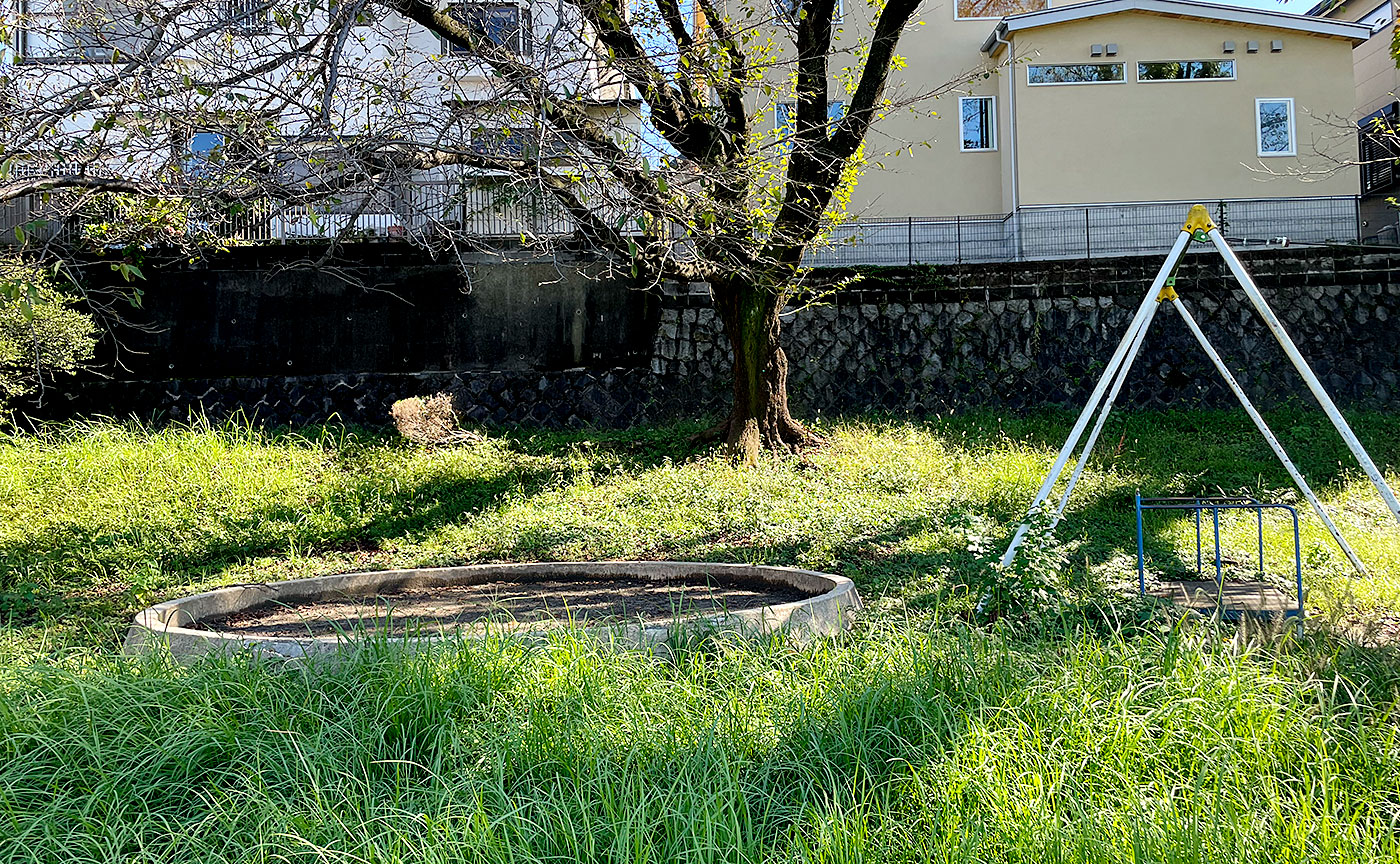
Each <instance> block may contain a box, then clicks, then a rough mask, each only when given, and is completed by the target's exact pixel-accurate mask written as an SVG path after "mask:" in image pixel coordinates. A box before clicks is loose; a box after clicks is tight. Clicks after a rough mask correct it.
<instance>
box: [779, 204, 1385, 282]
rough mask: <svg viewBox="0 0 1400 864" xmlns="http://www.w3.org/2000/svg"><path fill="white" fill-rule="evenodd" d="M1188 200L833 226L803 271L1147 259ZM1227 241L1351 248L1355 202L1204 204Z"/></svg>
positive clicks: (1163, 246)
mask: <svg viewBox="0 0 1400 864" xmlns="http://www.w3.org/2000/svg"><path fill="white" fill-rule="evenodd" d="M1193 203H1197V202H1191V201H1175V202H1156V201H1154V202H1135V203H1129V204H1088V205H1075V206H1054V207H1023V208H1021V209H1020V210H1018V211H1016V212H1015V213H1007V214H998V215H987V216H950V217H940V218H922V217H917V216H910V217H905V218H902V219H868V220H860V221H856V222H852V223H848V224H846V225H842V226H839V227H838V228H837V229H836V230H835V231H833V232H832V235H831V238H830V241H829V242H828V243H827V244H826V245H824V246H822V247H819V248H816V249H813V250H812V251H811V252H810V253H809V254H808V258H807V262H808V263H809V264H810V265H812V266H826V267H848V266H857V265H892V266H897V265H910V264H958V263H976V262H996V261H1027V260H1045V259H1054V258H1106V257H1113V256H1120V255H1151V254H1156V253H1160V252H1166V251H1167V250H1168V249H1170V248H1171V245H1172V243H1173V242H1174V241H1175V240H1176V237H1177V235H1178V234H1179V233H1180V232H1181V225H1182V223H1183V222H1184V221H1185V219H1186V211H1187V210H1188V209H1189V208H1190V206H1191V204H1193ZM1201 203H1205V204H1206V206H1207V207H1209V208H1210V211H1211V216H1212V218H1213V219H1215V221H1216V223H1217V224H1219V225H1220V226H1221V230H1222V233H1224V234H1225V236H1226V237H1227V238H1229V239H1230V240H1231V241H1232V242H1234V243H1235V244H1236V245H1241V246H1250V245H1267V244H1275V245H1283V244H1285V243H1288V244H1299V243H1301V244H1318V243H1356V242H1359V240H1360V221H1359V219H1358V210H1357V199H1356V198H1355V197H1350V196H1347V197H1330V198H1251V199H1229V200H1220V201H1207V202H1201Z"/></svg>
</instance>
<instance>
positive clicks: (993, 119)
mask: <svg viewBox="0 0 1400 864" xmlns="http://www.w3.org/2000/svg"><path fill="white" fill-rule="evenodd" d="M973 101H983V102H989V103H991V104H990V105H989V106H988V109H987V119H988V121H989V126H988V130H987V131H988V134H987V136H986V137H987V140H988V141H990V142H991V143H990V144H989V145H988V146H986V147H968V146H967V134H966V133H965V132H964V131H963V123H964V122H965V121H966V117H965V115H964V114H963V103H964V102H973ZM996 149H997V97H995V96H959V97H958V152H959V153H994V152H996Z"/></svg>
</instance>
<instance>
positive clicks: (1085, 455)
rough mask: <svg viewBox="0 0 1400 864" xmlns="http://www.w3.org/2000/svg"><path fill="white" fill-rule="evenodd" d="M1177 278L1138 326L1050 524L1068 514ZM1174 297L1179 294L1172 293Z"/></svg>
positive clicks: (1163, 290)
mask: <svg viewBox="0 0 1400 864" xmlns="http://www.w3.org/2000/svg"><path fill="white" fill-rule="evenodd" d="M1174 281H1175V280H1174V279H1172V278H1170V277H1169V278H1168V279H1167V284H1166V285H1165V286H1164V287H1163V288H1162V290H1161V291H1159V292H1157V302H1156V303H1153V304H1152V311H1151V312H1149V313H1148V314H1147V317H1146V318H1144V319H1143V321H1142V326H1141V327H1139V328H1138V332H1137V335H1136V336H1134V337H1133V344H1132V347H1131V348H1129V349H1128V357H1127V359H1126V360H1124V361H1123V365H1121V366H1119V367H1118V375H1117V376H1115V377H1114V379H1113V386H1112V387H1111V388H1109V391H1108V395H1107V396H1105V397H1104V400H1103V407H1101V408H1100V409H1099V419H1098V420H1095V421H1094V428H1093V429H1090V430H1089V437H1088V438H1086V439H1085V440H1084V449H1083V451H1081V452H1080V454H1079V460H1078V461H1077V462H1075V464H1074V471H1073V472H1071V473H1070V475H1069V482H1068V483H1066V484H1065V491H1064V494H1062V495H1061V496H1060V503H1059V504H1057V505H1056V506H1055V514H1054V517H1053V518H1052V520H1051V523H1050V527H1052V528H1053V527H1054V526H1056V525H1058V524H1060V519H1061V517H1063V516H1064V515H1065V506H1066V505H1068V504H1069V496H1070V495H1071V494H1072V493H1073V492H1074V487H1075V486H1077V485H1078V484H1079V478H1080V477H1081V476H1083V474H1084V468H1085V467H1086V466H1087V465H1088V464H1089V454H1090V453H1092V452H1094V445H1095V444H1096V443H1098V440H1099V433H1100V432H1102V431H1103V424H1104V423H1105V422H1106V421H1107V420H1108V414H1109V412H1110V411H1112V410H1113V403H1114V402H1116V401H1117V400H1118V392H1119V391H1120V390H1122V389H1123V382H1125V381H1127V380H1128V373H1129V372H1130V371H1132V368H1133V361H1134V360H1136V359H1137V355H1138V352H1139V351H1141V350H1142V343H1143V340H1145V339H1146V338H1147V330H1148V328H1149V327H1151V326H1152V319H1153V318H1154V317H1156V315H1157V310H1158V309H1159V308H1161V305H1162V300H1163V299H1165V297H1166V295H1167V293H1168V292H1169V291H1170V290H1171V288H1172V283H1173V282H1174ZM1172 296H1176V295H1175V294H1172Z"/></svg>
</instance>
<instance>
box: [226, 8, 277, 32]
mask: <svg viewBox="0 0 1400 864" xmlns="http://www.w3.org/2000/svg"><path fill="white" fill-rule="evenodd" d="M220 6H221V7H222V10H223V13H224V17H225V18H226V19H227V21H228V29H229V31H230V32H233V33H238V34H256V33H267V32H270V31H271V30H272V6H271V4H270V3H269V2H267V0H221V2H220ZM239 6H244V7H247V6H252V7H253V8H252V9H251V10H248V9H246V8H245V10H244V11H242V12H239V11H238V9H237V7H239Z"/></svg>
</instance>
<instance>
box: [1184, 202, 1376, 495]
mask: <svg viewBox="0 0 1400 864" xmlns="http://www.w3.org/2000/svg"><path fill="white" fill-rule="evenodd" d="M1197 207H1199V208H1200V209H1201V215H1202V216H1204V218H1205V222H1206V224H1207V225H1209V226H1210V227H1209V228H1208V229H1207V231H1206V236H1207V237H1209V238H1210V241H1211V242H1212V243H1214V244H1215V248H1216V249H1217V250H1219V252H1220V257H1222V258H1224V259H1225V263H1226V265H1228V266H1229V268H1230V272H1231V273H1233V274H1234V276H1235V280H1236V281H1237V282H1239V283H1240V287H1241V288H1243V289H1244V293H1245V294H1246V295H1247V296H1248V297H1249V302H1251V303H1253V304H1254V308H1255V309H1257V310H1258V311H1259V316H1260V317H1261V318H1263V319H1264V323H1265V324H1266V325H1268V328H1269V332H1271V333H1273V334H1274V338H1275V339H1277V340H1278V344H1279V345H1280V346H1281V347H1282V348H1283V353H1285V354H1287V355H1288V359H1289V360H1291V361H1292V362H1293V367H1294V368H1295V369H1297V370H1298V374H1299V375H1301V376H1303V380H1304V381H1305V382H1307V385H1308V389H1309V390H1311V391H1312V394H1313V396H1314V397H1315V398H1316V399H1317V401H1318V404H1320V405H1321V406H1322V410H1323V411H1324V412H1326V413H1327V418H1328V419H1329V420H1331V421H1332V425H1333V426H1335V427H1336V428H1337V433H1338V434H1339V435H1341V436H1342V440H1343V441H1345V442H1346V445H1347V448H1348V449H1350V450H1351V455H1353V456H1355V457H1356V462H1357V464H1358V465H1360V466H1361V470H1362V471H1364V472H1366V476H1367V477H1369V478H1370V479H1371V484H1372V485H1373V486H1375V487H1376V491H1377V492H1379V493H1380V495H1381V498H1383V499H1385V504H1386V506H1387V507H1389V508H1390V513H1391V515H1393V516H1394V517H1395V518H1396V520H1397V521H1400V501H1397V500H1396V498H1395V493H1394V492H1393V491H1391V488H1390V484H1388V483H1386V482H1385V477H1384V476H1382V475H1381V472H1380V469H1378V468H1377V467H1376V463H1375V462H1372V461H1371V457H1370V455H1368V454H1367V453H1366V448H1365V447H1363V446H1361V441H1360V440H1358V439H1357V437H1356V433H1355V432H1352V431H1351V427H1350V426H1348V425H1347V421H1346V419H1345V418H1344V417H1342V412H1340V411H1338V410H1337V406H1336V404H1335V403H1334V402H1333V401H1332V397H1331V396H1328V395H1327V391H1326V390H1325V389H1324V388H1323V386H1322V382H1321V381H1319V380H1318V379H1317V376H1316V375H1314V374H1313V371H1312V367H1310V366H1308V361H1307V360H1304V359H1303V355H1302V353H1300V352H1299V351H1298V346H1297V345H1294V344H1293V339H1292V338H1291V337H1290V336H1289V335H1288V331H1286V330H1284V329H1283V324H1282V323H1281V322H1280V321H1279V320H1278V316H1277V315H1275V314H1274V310H1273V309H1271V308H1269V304H1268V303H1267V302H1266V301H1265V300H1264V295H1263V294H1260V293H1259V287H1258V286H1257V285H1255V284H1254V279H1253V278H1251V277H1250V275H1249V273H1248V271H1246V270H1245V269H1244V265H1243V264H1241V263H1240V259H1239V258H1238V257H1236V256H1235V252H1234V250H1233V249H1231V248H1230V244H1228V243H1226V242H1225V238H1224V237H1222V236H1220V230H1219V229H1217V228H1216V227H1215V223H1213V222H1211V220H1210V214H1209V213H1207V212H1206V209H1205V207H1203V206H1202V205H1200V204H1197V205H1196V206H1195V207H1192V208H1191V214H1192V216H1193V217H1194V216H1195V215H1196V208H1197ZM1187 221H1188V222H1189V221H1190V218H1189V217H1188V220H1187Z"/></svg>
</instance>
